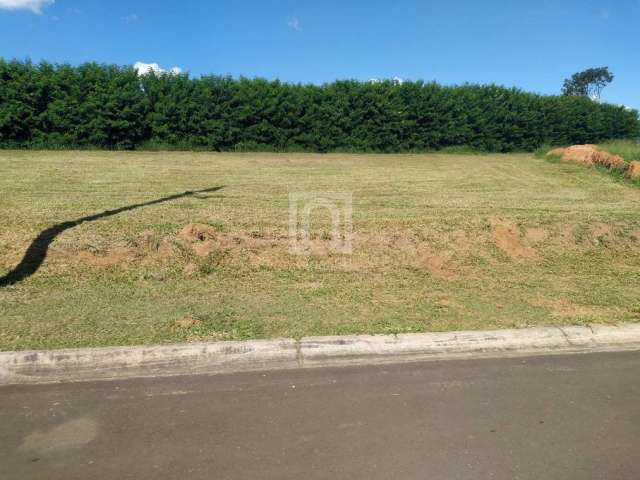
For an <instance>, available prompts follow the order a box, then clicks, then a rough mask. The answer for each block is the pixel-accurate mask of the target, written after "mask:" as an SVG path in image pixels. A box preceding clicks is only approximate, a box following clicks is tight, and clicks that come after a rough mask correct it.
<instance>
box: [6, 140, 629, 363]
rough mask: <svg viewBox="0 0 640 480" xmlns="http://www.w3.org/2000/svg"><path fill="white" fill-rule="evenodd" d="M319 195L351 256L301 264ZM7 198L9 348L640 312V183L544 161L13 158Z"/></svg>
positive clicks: (604, 319) (623, 317)
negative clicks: (300, 234) (297, 229)
mask: <svg viewBox="0 0 640 480" xmlns="http://www.w3.org/2000/svg"><path fill="white" fill-rule="evenodd" d="M201 189H210V191H208V192H204V193H199V194H194V195H191V194H187V195H182V196H181V195H180V194H182V193H183V192H185V191H194V190H201ZM306 191H328V192H348V193H351V194H352V195H353V254H352V255H336V254H323V255H314V256H294V255H291V254H290V253H289V249H288V242H289V240H288V220H289V198H288V195H289V193H291V192H306ZM0 195H1V197H0V198H1V200H2V210H0V225H1V229H0V277H1V276H4V280H0V312H2V315H1V316H0V349H4V350H7V349H24V348H56V347H64V346H97V345H125V344H141V343H155V342H172V341H196V340H229V339H244V338H263V337H278V336H293V337H300V336H304V335H325V334H346V333H392V332H418V331H440V330H454V329H455V330H458V329H480V328H482V329H484V328H507V327H526V326H533V325H569V324H588V323H611V322H618V321H633V320H637V319H638V318H640V249H639V247H640V189H639V188H636V187H633V186H630V185H629V184H627V183H624V182H620V181H616V180H615V179H614V178H612V177H610V176H608V175H604V174H602V173H599V172H597V171H595V170H592V169H588V168H583V167H580V166H574V165H568V164H558V163H556V164H553V163H550V162H547V161H545V160H542V159H536V158H533V157H532V156H530V155H491V156H461V155H323V156H320V155H295V154H288V155H268V154H205V153H203V154H192V153H117V152H112V153H103V152H15V151H5V152H0ZM145 203H147V204H146V205H144V204H145ZM118 209H122V210H118ZM102 212H104V214H103V215H100V214H101V213H102ZM83 217H86V218H83ZM78 219H83V221H81V222H77V223H74V222H75V221H76V220H78ZM329 222H330V216H329V214H328V212H327V211H326V210H317V211H316V213H315V214H314V216H313V218H312V222H311V228H312V234H311V238H312V244H313V248H314V251H316V252H320V253H322V252H326V250H327V249H328V247H329V244H330V235H329V232H330V227H329ZM190 224H199V225H197V226H195V227H191V228H186V229H185V226H189V225H190ZM38 235H40V237H39V238H38V240H37V241H36V242H33V240H34V239H35V238H36V237H38ZM32 242H33V243H32ZM30 245H31V247H30ZM47 246H48V249H47ZM25 252H26V257H27V258H25V259H24V260H23V257H24V256H25ZM45 253H46V257H45V256H44V255H45ZM41 260H42V264H41V265H40V261H41ZM21 261H22V263H21ZM16 267H17V268H16Z"/></svg>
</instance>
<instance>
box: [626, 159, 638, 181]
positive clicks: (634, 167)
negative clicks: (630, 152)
mask: <svg viewBox="0 0 640 480" xmlns="http://www.w3.org/2000/svg"><path fill="white" fill-rule="evenodd" d="M627 176H628V177H629V178H631V179H632V180H637V179H640V162H631V163H630V164H629V168H628V169H627Z"/></svg>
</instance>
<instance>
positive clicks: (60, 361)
mask: <svg viewBox="0 0 640 480" xmlns="http://www.w3.org/2000/svg"><path fill="white" fill-rule="evenodd" d="M609 350H640V324H622V325H619V326H592V327H562V328H560V327H548V328H528V329H519V330H495V331H468V332H442V333H416V334H399V335H359V336H333V337H305V338H303V339H301V340H293V339H275V340H254V341H246V342H216V343H189V344H173V345H157V346H139V347H105V348H79V349H64V350H43V351H20V352H0V385H10V384H35V383H52V382H74V381H90V380H108V379H124V378H136V377H155V376H171V375H185V374H220V373H234V372H243V371H260V370H280V369H292V368H310V367H330V366H344V365H366V364H376V363H397V362H409V361H422V360H444V359H448V358H479V357H494V358H495V357H502V356H523V355H541V354H555V353H571V352H597V351H609Z"/></svg>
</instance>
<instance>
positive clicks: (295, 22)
mask: <svg viewBox="0 0 640 480" xmlns="http://www.w3.org/2000/svg"><path fill="white" fill-rule="evenodd" d="M287 25H288V26H289V28H291V29H293V30H295V31H296V32H301V31H302V23H300V20H299V19H297V18H292V19H291V20H289V21H288V22H287Z"/></svg>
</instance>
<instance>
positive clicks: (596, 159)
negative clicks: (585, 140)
mask: <svg viewBox="0 0 640 480" xmlns="http://www.w3.org/2000/svg"><path fill="white" fill-rule="evenodd" d="M547 156H555V157H560V158H562V160H564V161H565V162H574V163H578V164H580V165H587V166H593V165H602V166H603V167H606V168H615V169H623V170H624V169H626V168H627V162H625V161H624V159H623V158H622V157H620V156H619V155H611V154H610V153H607V152H604V151H602V150H600V149H599V148H598V146H597V145H591V144H587V145H573V146H572V147H568V148H555V149H553V150H551V151H550V152H548V153H547Z"/></svg>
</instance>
